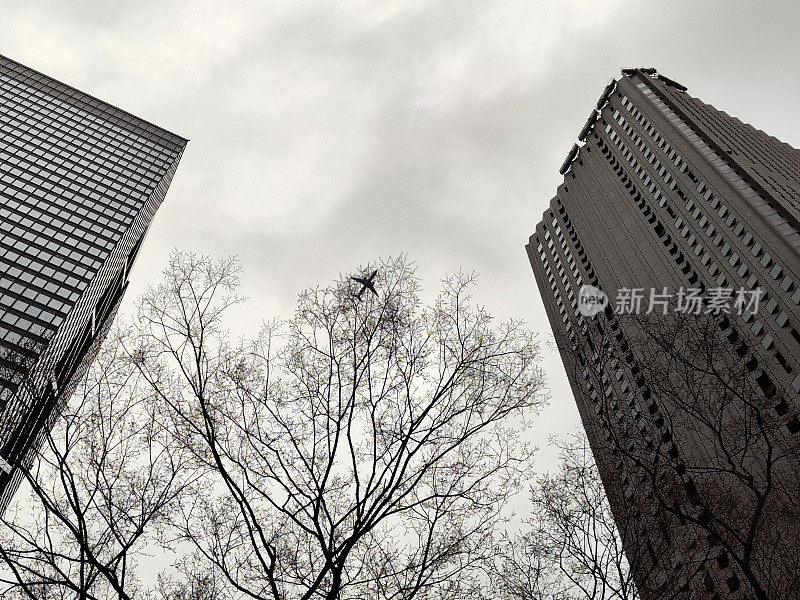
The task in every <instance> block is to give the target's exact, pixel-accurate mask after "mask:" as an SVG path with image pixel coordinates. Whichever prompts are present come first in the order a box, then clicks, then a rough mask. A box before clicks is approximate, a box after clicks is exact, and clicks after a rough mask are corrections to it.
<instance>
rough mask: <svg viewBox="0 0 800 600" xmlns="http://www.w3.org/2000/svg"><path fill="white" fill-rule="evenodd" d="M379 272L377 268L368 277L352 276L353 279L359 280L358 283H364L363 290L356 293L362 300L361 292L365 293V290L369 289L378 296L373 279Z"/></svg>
mask: <svg viewBox="0 0 800 600" xmlns="http://www.w3.org/2000/svg"><path fill="white" fill-rule="evenodd" d="M377 274H378V271H377V270H375V271H373V272H372V275H370V276H369V277H366V278H365V277H351V278H350V279H352V280H353V281H357V282H358V283H360V284H361V285H362V287H361V291H360V292H358V293H357V294H356V298H358V299H359V300H361V294H363V293H364V291H365V290H369V291H370V292H372V293H373V294H375V296H376V297H377V295H378V292H376V291H375V286H374V285H372V280H373V279H375V275H377Z"/></svg>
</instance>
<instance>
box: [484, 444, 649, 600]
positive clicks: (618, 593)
mask: <svg viewBox="0 0 800 600" xmlns="http://www.w3.org/2000/svg"><path fill="white" fill-rule="evenodd" d="M553 443H554V444H555V445H556V446H557V447H558V448H559V450H560V453H559V465H558V469H557V470H555V471H554V472H552V473H547V474H545V475H544V476H542V477H540V478H538V479H537V480H536V482H535V483H534V484H533V485H532V486H531V502H532V516H531V517H530V518H529V519H527V520H526V523H527V530H525V531H523V532H522V533H520V534H518V535H516V536H513V537H511V536H510V537H508V538H506V539H505V540H504V543H502V544H500V545H499V553H498V560H497V561H496V563H495V568H494V571H493V572H492V573H491V579H492V581H494V582H495V583H496V585H497V588H498V589H499V590H501V591H502V594H503V595H502V597H503V598H508V599H509V600H577V599H582V600H583V599H585V600H612V599H613V600H637V599H638V598H639V594H638V592H637V589H636V586H635V585H634V582H633V572H632V570H631V568H630V566H629V564H628V560H627V558H626V556H625V554H624V551H623V550H624V547H625V546H627V547H629V548H631V547H635V546H636V545H637V544H634V543H632V542H633V541H632V540H628V539H625V538H626V537H627V536H633V535H636V530H635V529H633V528H626V529H623V531H622V533H620V531H618V529H617V525H616V522H615V519H614V515H613V514H612V512H611V507H610V505H609V503H608V500H607V498H606V493H605V489H604V488H603V482H602V481H601V479H600V474H599V472H598V470H597V467H596V465H595V463H594V459H593V457H592V452H591V449H590V448H589V444H588V441H587V440H586V438H585V437H584V436H582V435H574V436H571V437H569V438H567V439H564V440H554V441H553ZM623 526H624V522H623ZM631 558H632V559H633V560H636V558H637V556H636V555H635V554H634V555H632V557H631Z"/></svg>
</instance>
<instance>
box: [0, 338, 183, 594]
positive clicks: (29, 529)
mask: <svg viewBox="0 0 800 600" xmlns="http://www.w3.org/2000/svg"><path fill="white" fill-rule="evenodd" d="M119 339H120V338H118V337H116V336H112V339H111V340H109V341H108V342H107V344H106V345H105V347H104V349H103V351H102V352H101V353H100V354H99V356H98V357H97V359H96V360H95V361H94V363H93V365H92V367H91V368H90V369H88V373H87V374H86V376H85V377H84V378H83V379H82V381H81V382H80V384H79V386H78V389H77V391H76V393H75V394H74V396H73V397H72V399H71V400H70V401H69V402H68V404H67V405H66V406H65V407H64V408H63V412H62V415H61V417H60V418H59V420H58V421H57V423H56V425H55V427H54V429H53V430H52V431H51V432H50V433H49V434H48V435H47V436H46V438H45V441H44V446H43V447H42V448H41V450H40V452H39V453H38V455H37V456H36V457H35V459H34V460H33V462H32V465H31V466H30V467H29V466H27V465H25V464H21V465H15V466H16V467H17V468H18V469H20V470H21V471H22V474H23V477H24V479H23V484H22V489H21V490H20V492H19V493H18V498H17V500H16V501H15V502H14V503H13V504H12V505H11V507H9V509H8V510H7V511H6V513H5V515H3V517H2V518H0V522H1V523H2V532H0V565H2V567H4V568H3V569H2V571H0V581H2V583H3V584H4V586H5V587H4V589H3V591H2V594H3V597H4V598H5V597H9V598H10V597H17V598H28V599H31V600H33V599H37V600H38V599H49V598H80V599H98V600H99V599H104V598H121V599H127V598H133V597H134V594H135V592H136V590H138V588H139V586H138V582H137V580H136V576H135V572H134V571H135V568H134V567H135V562H136V556H137V554H138V553H139V552H141V551H142V550H143V549H144V548H145V546H146V545H147V543H148V541H149V540H152V537H151V536H150V535H149V534H151V533H154V531H155V527H156V526H157V525H158V524H159V522H160V521H161V520H162V518H163V517H164V515H165V511H166V510H167V509H168V507H169V505H170V503H171V502H172V501H173V500H174V499H175V497H176V494H177V493H178V492H179V491H180V489H181V487H182V486H183V485H185V484H186V483H187V481H188V480H187V477H188V476H189V473H190V472H189V471H187V470H185V469H184V466H185V464H184V460H183V458H182V457H181V454H180V451H178V450H176V449H174V448H173V447H171V446H170V444H169V440H168V438H167V437H166V434H165V431H164V429H163V427H162V426H161V424H162V423H163V422H164V419H163V418H161V417H160V416H159V415H158V409H159V404H158V402H157V401H156V400H157V399H156V397H155V396H153V395H152V394H150V393H148V391H147V390H146V388H142V386H140V385H139V383H140V381H139V379H140V377H139V375H138V370H137V369H136V368H134V367H133V365H132V364H131V363H130V361H129V360H128V357H127V354H124V353H122V352H121V345H120V343H119ZM23 494H24V496H23ZM19 496H23V497H22V498H20V497H19Z"/></svg>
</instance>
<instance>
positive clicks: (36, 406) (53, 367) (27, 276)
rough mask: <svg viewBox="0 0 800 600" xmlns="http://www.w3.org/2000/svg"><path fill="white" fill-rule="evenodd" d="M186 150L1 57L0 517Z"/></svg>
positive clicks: (173, 138)
mask: <svg viewBox="0 0 800 600" xmlns="http://www.w3.org/2000/svg"><path fill="white" fill-rule="evenodd" d="M185 145H186V140H185V139H183V138H181V137H179V136H177V135H174V134H172V133H169V132H168V131H165V130H163V129H161V128H159V127H156V126H154V125H152V124H150V123H148V122H146V121H144V120H142V119H139V118H137V117H135V116H133V115H131V114H129V113H126V112H125V111H123V110H120V109H118V108H115V107H114V106H111V105H109V104H106V103H105V102H102V101H100V100H98V99H96V98H93V97H92V96H90V95H88V94H85V93H83V92H80V91H78V90H76V89H74V88H71V87H69V86H67V85H64V84H62V83H60V82H58V81H55V80H53V79H51V78H49V77H47V76H45V75H43V74H41V73H38V72H36V71H34V70H32V69H29V68H27V67H25V66H23V65H21V64H19V63H17V62H14V61H13V60H10V59H8V58H5V57H2V56H0V459H1V460H0V466H2V472H0V510H4V509H5V507H6V506H7V505H8V502H9V500H10V498H11V496H12V495H13V493H14V491H15V489H16V488H17V486H18V484H19V480H20V469H19V468H18V467H19V466H20V465H23V464H26V463H29V462H30V461H31V460H32V458H33V454H34V453H35V452H36V450H37V448H38V447H39V445H40V444H41V441H42V439H43V437H44V436H45V435H46V433H47V432H48V431H49V430H50V428H51V427H52V425H53V423H54V421H55V419H56V417H57V416H58V409H59V407H60V405H61V404H62V403H63V402H65V401H66V400H67V399H68V397H69V395H70V394H71V393H72V391H73V390H74V388H75V385H76V383H77V380H78V379H79V377H80V375H81V373H82V371H83V370H84V369H85V367H86V366H87V360H90V358H91V354H92V352H93V350H94V349H95V348H96V347H97V345H98V344H99V342H100V341H101V340H102V338H103V335H104V333H105V332H106V330H107V328H108V326H109V324H110V322H111V320H112V318H113V316H114V314H115V312H116V310H117V307H118V305H119V302H120V300H121V298H122V295H123V293H124V292H125V288H126V286H127V282H128V275H129V273H130V269H131V267H132V265H133V262H134V260H135V259H136V255H137V253H138V251H139V249H140V247H141V244H142V241H143V239H144V236H145V233H146V231H147V228H148V226H149V224H150V221H151V220H152V218H153V215H154V214H155V211H156V209H157V208H158V207H159V205H160V204H161V202H162V200H163V199H164V195H165V194H166V192H167V188H168V187H169V184H170V181H171V180H172V177H173V175H174V173H175V169H176V168H177V166H178V162H179V160H180V158H181V154H182V152H183V149H184V147H185Z"/></svg>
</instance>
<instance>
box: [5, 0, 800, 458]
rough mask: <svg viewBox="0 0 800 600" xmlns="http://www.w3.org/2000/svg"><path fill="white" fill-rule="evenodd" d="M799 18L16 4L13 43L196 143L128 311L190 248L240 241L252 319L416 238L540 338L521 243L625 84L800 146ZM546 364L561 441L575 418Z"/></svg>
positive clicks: (560, 4)
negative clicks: (598, 112)
mask: <svg viewBox="0 0 800 600" xmlns="http://www.w3.org/2000/svg"><path fill="white" fill-rule="evenodd" d="M799 28H800V3H797V2H782V3H777V2H775V3H756V2H751V3H746V2H707V1H704V2H698V1H697V0H692V1H680V2H675V1H670V2H638V3H634V2H617V1H615V2H601V1H597V0H592V1H586V2H565V1H556V2H542V1H532V0H520V1H494V2H490V1H486V0H483V1H480V2H473V1H468V0H458V1H451V2H421V1H417V0H402V1H394V0H393V1H388V2H367V1H352V2H306V1H297V0H294V1H287V2H260V3H255V2H253V3H236V2H231V1H229V0H226V1H224V2H200V1H197V0H191V1H190V0H186V1H172V2H144V1H140V2H129V3H123V2H116V1H104V2H103V1H96V2H89V1H84V0H71V1H69V2H64V1H63V0H54V1H52V2H38V1H34V0H26V1H24V2H6V1H3V0H0V53H2V54H5V55H7V56H9V57H11V58H13V59H16V60H18V61H20V62H22V63H24V64H26V65H29V66H31V67H34V68H36V69H39V70H41V71H43V72H44V73H46V74H48V75H51V76H53V77H55V78H57V79H60V80H62V81H64V82H66V83H69V84H71V85H73V86H75V87H77V88H79V89H81V90H84V91H87V92H90V93H92V94H94V95H96V96H98V97H100V98H102V99H104V100H107V101H109V102H111V103H112V104H115V105H117V106H119V107H121V108H124V109H126V110H128V111H130V112H132V113H134V114H136V115H139V116H141V117H143V118H146V119H148V120H150V121H152V122H154V123H156V124H158V125H161V126H163V127H165V128H167V129H169V130H171V131H174V132H175V133H178V134H180V135H183V136H185V137H188V138H190V142H189V145H188V148H187V150H186V152H185V154H184V157H183V160H182V162H181V165H180V167H179V169H178V173H177V175H176V177H175V179H174V181H173V184H172V187H171V189H170V191H169V193H168V195H167V198H166V201H165V202H164V204H163V205H162V207H161V209H160V210H159V212H158V214H157V215H156V219H155V221H154V223H153V226H152V227H151V230H150V233H149V236H148V238H147V242H146V244H145V247H144V249H143V250H142V253H141V255H140V258H139V260H138V262H137V266H136V269H135V270H134V273H133V282H132V286H131V289H130V292H129V295H128V297H127V298H126V301H125V305H124V307H130V306H131V305H132V303H133V301H134V299H135V296H136V295H138V294H139V293H141V291H143V290H144V289H145V287H146V285H147V284H148V283H154V282H156V281H157V280H158V277H159V273H160V271H161V270H162V269H163V268H164V266H165V264H166V261H167V258H168V255H169V252H170V250H171V249H172V248H174V247H178V248H181V249H186V250H194V251H198V252H203V253H208V254H212V255H217V256H222V255H231V254H235V255H238V256H239V258H240V259H241V261H242V263H243V265H244V268H245V270H246V277H245V281H244V292H245V293H246V295H248V296H249V297H250V298H251V301H250V303H249V304H248V306H247V309H246V310H244V311H242V312H241V313H240V314H239V315H238V316H237V320H236V326H237V327H240V328H245V327H247V326H254V327H255V326H257V325H259V324H260V323H261V321H262V320H263V319H265V318H270V317H273V316H286V315H288V314H289V312H290V311H291V309H292V308H293V306H294V302H295V298H296V295H297V293H298V291H299V290H300V289H301V288H303V287H305V286H310V285H316V284H317V283H326V282H327V281H329V280H330V279H331V278H333V277H335V276H336V274H337V273H339V272H349V271H352V270H353V269H354V268H355V267H356V266H357V265H359V264H363V263H366V262H367V261H369V260H370V259H374V258H376V257H379V256H387V255H396V254H398V253H400V252H407V253H408V254H409V256H410V257H411V258H413V259H415V260H416V261H418V263H419V273H420V274H421V275H422V276H423V278H424V282H425V285H426V287H427V288H428V289H429V290H431V291H433V290H435V288H436V286H437V283H438V279H439V277H440V276H441V275H443V274H444V273H445V272H452V271H456V270H458V269H459V268H461V267H463V268H464V269H465V270H475V271H477V272H479V273H480V275H481V278H480V283H479V287H478V289H477V291H476V299H477V300H478V301H479V302H481V303H483V304H485V305H486V306H487V308H488V309H489V310H490V311H491V312H493V313H494V314H495V315H497V316H498V317H502V318H507V317H517V318H523V319H525V320H526V321H527V322H528V323H529V325H530V326H531V327H532V328H533V329H535V330H538V331H540V332H541V333H542V337H543V339H545V338H547V337H548V336H550V327H549V324H548V323H547V320H546V317H545V314H544V309H543V306H542V303H541V300H540V298H539V293H538V291H537V289H536V285H535V282H534V278H533V274H532V272H531V268H530V265H529V264H528V260H527V257H526V254H525V251H524V244H525V243H526V241H527V239H528V236H529V235H530V234H531V233H532V232H533V231H534V227H535V225H536V223H537V222H538V221H539V220H540V219H541V216H542V213H543V211H544V210H545V208H546V207H547V204H548V202H549V201H550V199H551V197H552V195H553V193H554V192H555V189H556V187H557V186H558V184H559V182H560V181H561V177H560V176H559V175H558V167H559V165H560V164H561V162H562V161H563V159H564V157H565V155H566V153H567V151H568V150H569V148H570V146H571V145H572V144H573V142H574V141H575V139H576V136H577V133H578V131H579V130H580V128H581V127H582V125H583V123H584V121H585V120H586V117H587V115H588V114H589V111H590V110H591V108H592V107H593V106H594V104H595V101H596V100H597V98H598V96H599V95H600V93H601V91H602V89H603V87H604V86H605V84H606V83H607V82H608V81H609V79H610V78H612V77H617V76H618V75H619V70H620V68H622V67H634V66H655V67H657V68H658V69H659V71H660V72H662V73H664V74H665V75H667V76H669V77H672V78H674V79H676V80H677V81H679V82H681V83H683V84H684V85H686V86H687V87H688V88H689V93H691V94H693V95H695V96H697V97H699V98H701V99H702V100H704V101H705V102H708V103H711V104H713V105H714V106H716V107H717V108H719V109H722V110H725V111H726V112H728V113H729V114H732V115H735V116H738V117H740V118H741V119H742V120H744V121H746V122H749V123H751V124H753V125H755V126H756V127H758V128H760V129H763V130H765V131H766V132H767V133H770V134H772V135H775V136H776V137H778V138H780V139H781V140H784V141H786V142H788V143H790V144H792V145H793V146H795V147H800V119H798V113H797V105H798V98H800V93H799V92H800V89H799V88H800V61H798V56H800V48H799V47H798V46H800V44H798V29H799ZM123 310H124V308H123ZM543 365H544V368H545V370H546V374H547V377H548V381H549V383H550V386H551V389H552V396H553V398H552V402H551V405H550V407H549V408H548V409H547V410H546V412H545V413H544V414H543V415H542V418H541V421H540V425H539V426H538V427H537V428H536V430H535V431H533V432H532V435H533V436H534V438H536V439H537V440H539V443H540V444H541V445H545V444H546V436H547V433H550V432H561V431H565V430H567V429H569V428H570V427H573V426H574V425H575V424H576V423H577V411H576V409H575V408H574V401H573V400H572V397H571V395H570V394H569V392H568V387H567V384H566V377H565V374H564V370H563V367H562V366H561V362H560V360H559V359H558V358H557V357H556V356H554V355H553V354H552V353H551V354H549V355H548V356H546V357H545V361H544V363H543ZM547 462H549V461H548V459H547V456H546V454H545V455H544V463H543V464H542V468H544V467H545V466H546V464H547Z"/></svg>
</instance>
